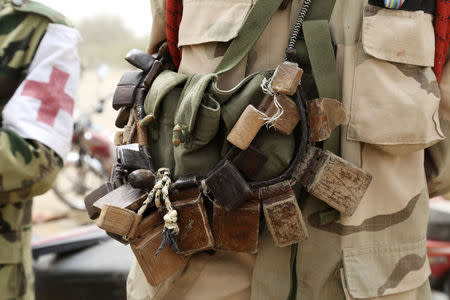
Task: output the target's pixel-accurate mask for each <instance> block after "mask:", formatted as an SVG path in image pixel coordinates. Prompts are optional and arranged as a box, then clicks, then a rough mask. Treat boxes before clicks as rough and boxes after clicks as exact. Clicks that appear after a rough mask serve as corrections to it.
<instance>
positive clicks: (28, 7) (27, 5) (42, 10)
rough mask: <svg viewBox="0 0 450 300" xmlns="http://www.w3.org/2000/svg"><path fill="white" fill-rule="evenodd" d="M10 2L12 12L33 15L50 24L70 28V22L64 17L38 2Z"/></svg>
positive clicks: (21, 0)
mask: <svg viewBox="0 0 450 300" xmlns="http://www.w3.org/2000/svg"><path fill="white" fill-rule="evenodd" d="M11 2H12V3H13V7H14V10H16V11H20V12H24V13H35V14H38V15H41V16H44V17H46V18H48V19H50V21H51V22H52V23H56V24H62V25H67V26H72V23H70V21H69V20H68V19H67V18H66V17H65V16H63V15H62V14H60V13H59V12H57V11H56V10H54V9H52V8H50V7H48V6H45V5H43V4H41V3H39V2H35V1H31V0H16V1H11Z"/></svg>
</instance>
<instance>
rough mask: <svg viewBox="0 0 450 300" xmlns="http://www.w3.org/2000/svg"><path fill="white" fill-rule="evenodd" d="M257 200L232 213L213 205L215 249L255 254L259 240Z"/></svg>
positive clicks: (258, 204) (259, 205) (252, 200)
mask: <svg viewBox="0 0 450 300" xmlns="http://www.w3.org/2000/svg"><path fill="white" fill-rule="evenodd" d="M260 209H261V204H260V202H259V199H258V198H256V199H251V200H249V201H247V202H246V203H244V204H243V205H242V206H241V207H238V208H236V209H234V210H232V211H227V210H225V209H224V208H223V207H221V206H219V205H217V204H214V208H213V231H214V239H215V243H216V245H215V249H217V250H226V251H237V252H248V253H256V252H257V250H258V238H259V223H260V222H259V221H260V219H259V217H260Z"/></svg>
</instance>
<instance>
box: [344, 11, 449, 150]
mask: <svg viewBox="0 0 450 300" xmlns="http://www.w3.org/2000/svg"><path fill="white" fill-rule="evenodd" d="M433 60H434V31H433V25H432V16H431V15H429V14H425V13H423V12H422V11H416V12H408V11H400V10H389V9H383V8H379V7H374V6H370V5H368V6H366V7H365V10H364V16H363V25H362V39H361V43H360V44H359V45H358V54H357V61H356V67H355V81H354V86H353V94H352V101H351V107H350V118H349V127H348V132H347V138H348V139H349V140H353V141H360V142H365V143H370V144H375V145H378V146H379V147H381V148H382V149H383V150H386V151H388V152H391V153H404V152H413V151H418V150H420V149H424V148H426V147H429V146H431V145H432V144H434V143H436V142H438V141H439V140H442V139H444V135H443V133H442V132H441V129H440V126H439V118H438V108H439V100H440V93H439V87H438V85H437V82H436V78H435V76H434V73H433V71H432V70H431V66H432V65H433Z"/></svg>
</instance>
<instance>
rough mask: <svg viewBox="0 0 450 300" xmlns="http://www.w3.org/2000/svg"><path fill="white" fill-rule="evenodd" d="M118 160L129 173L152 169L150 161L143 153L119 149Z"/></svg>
mask: <svg viewBox="0 0 450 300" xmlns="http://www.w3.org/2000/svg"><path fill="white" fill-rule="evenodd" d="M117 160H118V161H119V162H120V163H121V164H122V167H124V168H125V169H127V170H128V171H133V170H137V169H150V163H149V159H148V157H147V156H146V155H145V154H144V153H142V152H141V151H135V150H131V149H127V148H121V147H118V148H117Z"/></svg>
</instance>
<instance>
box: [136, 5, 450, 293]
mask: <svg viewBox="0 0 450 300" xmlns="http://www.w3.org/2000/svg"><path fill="white" fill-rule="evenodd" d="M173 2H174V1H164V0H152V1H151V3H152V15H153V26H152V34H151V37H150V44H149V49H148V50H149V51H148V52H149V53H155V52H156V50H157V46H158V45H159V44H160V43H161V42H162V41H163V40H164V39H166V37H167V38H168V39H169V35H171V33H173V32H171V31H173V30H172V29H173V26H172V29H170V30H167V29H166V25H165V24H166V23H167V20H166V16H169V15H172V16H174V15H175V16H178V17H179V18H180V19H181V23H180V24H179V32H176V35H177V37H178V40H176V41H175V42H174V41H173V40H172V41H169V45H170V42H174V43H175V44H176V45H177V46H179V47H180V49H181V55H180V53H178V55H173V54H172V53H171V54H172V58H173V59H174V60H175V63H176V60H178V63H179V72H181V73H186V74H193V73H205V74H206V73H212V72H214V70H215V68H216V66H217V65H218V64H219V62H220V60H221V57H222V56H223V54H224V53H225V50H226V48H227V46H228V45H229V42H230V41H231V40H232V39H233V38H234V37H236V36H237V34H238V31H239V28H240V26H241V25H242V23H243V21H244V20H245V17H246V15H247V13H248V11H249V9H250V8H251V7H252V3H254V1H252V0H237V1H216V0H205V1H187V0H186V1H183V5H182V10H183V13H182V14H181V6H177V5H176V4H175V5H174V4H173ZM175 2H177V1H175ZM180 2H181V1H178V3H180ZM303 2H304V1H283V4H285V5H284V6H283V7H280V9H279V11H278V12H277V13H276V14H275V15H274V16H273V17H272V19H271V21H270V23H269V25H268V27H267V28H266V29H265V31H264V33H263V34H262V35H261V37H260V38H259V40H258V41H257V42H256V44H255V45H254V47H253V49H252V50H251V51H250V53H249V55H248V57H246V58H245V59H244V60H243V61H242V62H241V63H240V64H239V65H238V66H237V67H235V68H234V69H233V70H231V71H230V72H228V73H227V74H225V75H224V76H223V77H222V78H221V85H222V87H223V88H230V87H232V86H234V85H235V84H236V83H237V82H239V81H240V80H241V79H243V78H244V77H245V76H246V75H248V74H251V73H253V72H256V71H260V70H264V69H271V68H272V69H273V68H275V67H276V66H277V64H279V63H280V62H281V61H283V59H284V51H285V49H286V47H287V42H288V39H289V35H290V31H291V30H292V28H293V24H294V23H295V20H296V18H297V16H298V15H299V11H300V8H301V6H302V3H303ZM169 3H170V5H171V6H170V10H168V12H169V13H166V12H167V11H166V9H167V8H166V4H167V5H169ZM434 3H435V1H434V0H432V1H427V0H423V1H419V0H406V1H384V2H383V1H381V0H369V1H367V0H360V1H354V0H338V1H322V0H320V1H319V0H315V1H314V0H313V1H312V5H313V6H314V5H315V4H318V5H319V7H317V6H316V9H314V10H313V11H314V13H315V14H314V15H313V16H311V15H310V16H309V17H310V20H313V21H317V22H316V23H314V24H312V23H310V24H309V25H310V27H308V28H309V30H312V32H314V30H319V31H318V32H319V33H323V31H320V30H323V26H322V27H320V26H319V25H320V24H323V21H325V24H327V25H329V26H326V29H327V30H329V32H328V37H329V36H330V33H331V37H332V40H333V44H334V45H335V46H336V63H337V71H338V75H339V90H340V92H338V95H337V97H338V99H339V100H340V101H342V102H343V105H344V108H345V110H346V113H347V123H346V124H345V125H344V126H341V131H340V139H339V138H338V139H337V141H336V144H337V145H338V147H337V150H336V148H335V149H334V151H335V152H336V153H338V154H340V155H341V156H342V157H343V158H344V159H346V160H348V161H351V162H353V163H354V164H356V165H358V166H361V167H362V168H363V169H365V170H367V171H368V172H369V173H371V174H372V176H373V181H372V183H371V185H370V187H369V190H368V191H367V192H366V194H365V196H364V198H363V199H362V201H361V203H360V205H359V207H358V209H357V210H356V212H355V214H354V215H353V216H351V217H341V218H340V219H339V220H332V221H330V222H322V221H321V220H320V218H319V215H320V213H321V212H322V211H324V210H326V209H327V207H326V205H325V204H324V203H323V202H321V201H319V200H318V199H316V198H314V197H312V196H308V197H304V198H302V199H299V200H300V201H302V202H303V216H304V219H305V221H306V222H307V226H308V231H309V233H310V238H309V240H306V241H304V242H302V243H301V244H299V245H298V246H292V247H287V248H276V247H274V245H273V242H272V240H271V238H270V235H269V233H268V231H267V230H264V232H263V236H262V237H261V240H260V249H259V251H258V254H257V255H256V257H255V256H253V255H250V254H236V253H221V252H217V253H215V254H214V255H210V254H205V253H200V254H195V255H194V256H193V257H192V258H191V260H190V262H189V264H188V266H187V267H186V269H185V270H184V271H183V272H181V273H178V274H175V275H174V276H172V277H171V278H170V279H169V280H167V281H166V282H164V283H163V284H160V285H159V286H157V287H151V286H150V285H148V283H147V282H146V280H145V277H144V275H143V273H142V271H141V270H140V267H139V266H138V265H137V264H134V265H133V267H132V269H131V272H130V275H129V277H128V295H129V299H136V300H137V299H250V298H251V299H255V300H256V299H258V300H261V299H307V300H323V299H325V300H339V299H342V300H344V299H347V300H350V299H362V298H363V299H396V300H403V299H404V300H412V299H416V300H419V299H420V300H423V299H431V293H430V287H429V283H428V276H429V274H430V267H429V262H428V258H427V255H426V247H425V241H426V226H427V219H428V200H429V195H431V196H433V195H439V194H442V193H445V192H448V191H449V188H450V174H449V171H448V170H450V169H449V165H448V163H449V162H450V160H449V154H450V151H449V150H448V149H449V147H448V144H449V143H448V140H445V136H448V134H449V133H450V127H449V120H450V118H449V117H448V112H447V111H448V107H449V104H448V103H449V102H448V101H449V100H450V99H449V98H450V94H449V86H450V81H449V79H450V66H449V65H448V64H447V65H446V66H445V67H444V70H443V73H442V77H441V81H440V85H438V82H437V80H436V76H435V74H434V73H433V70H432V69H431V67H432V66H433V64H434V54H435V53H434V52H435V51H434V47H433V45H434V41H435V36H434V31H433V15H434V11H435V5H434ZM286 4H287V5H286ZM174 7H175V8H174ZM310 13H311V14H312V11H310ZM181 16H182V18H181ZM307 20H308V16H307ZM320 22H322V23H320ZM169 25H173V24H169ZM313 25H316V26H313ZM328 27H329V28H328ZM308 33H309V34H311V31H310V32H305V40H306V44H307V45H308V44H309V45H311V43H312V42H314V41H315V39H318V38H319V36H320V35H319V34H317V35H315V36H314V34H313V35H312V39H311V35H310V36H308ZM319 44H320V43H318V44H316V45H319ZM320 45H323V44H320ZM308 50H309V51H308V52H309V55H310V57H309V58H310V62H309V63H311V65H310V66H308V67H312V68H313V69H314V68H315V67H314V66H313V65H314V60H315V59H317V56H316V57H315V58H313V57H312V56H311V55H314V54H315V53H312V52H313V51H311V50H312V49H308ZM313 50H314V51H317V52H318V53H319V54H320V51H321V48H319V47H318V48H315V49H313ZM319 60H320V56H319ZM300 67H304V66H303V65H300ZM317 70H318V71H320V69H317ZM314 75H315V74H314ZM303 78H305V75H304V77H303ZM314 79H315V86H313V87H312V88H308V87H304V88H305V91H306V92H307V93H308V98H315V97H318V96H319V95H320V94H321V86H320V85H321V82H322V81H321V80H322V79H319V78H314ZM303 84H308V83H307V82H305V81H304V82H303ZM309 87H311V86H309ZM315 89H317V90H315ZM440 91H441V92H442V95H441V92H440ZM441 96H442V97H441ZM439 106H440V109H439ZM430 146H431V148H430ZM332 147H333V146H332V145H331V146H330V148H331V149H332ZM332 150H333V149H332ZM425 153H426V155H425ZM425 158H426V161H425ZM424 165H425V166H426V168H425V167H424Z"/></svg>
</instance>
